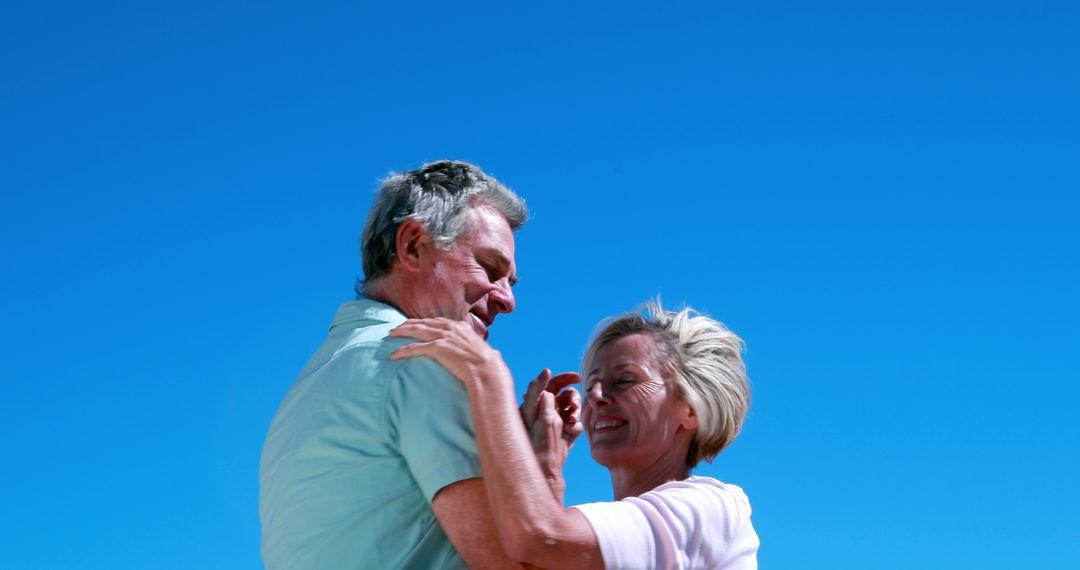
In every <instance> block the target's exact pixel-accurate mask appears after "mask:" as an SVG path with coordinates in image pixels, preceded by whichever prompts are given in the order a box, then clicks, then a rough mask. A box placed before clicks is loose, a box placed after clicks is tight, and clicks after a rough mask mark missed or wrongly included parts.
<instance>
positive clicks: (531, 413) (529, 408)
mask: <svg viewBox="0 0 1080 570" xmlns="http://www.w3.org/2000/svg"><path fill="white" fill-rule="evenodd" d="M550 378H551V370H550V369H548V368H545V369H543V370H541V371H540V374H537V376H536V378H534V379H533V381H532V382H529V387H528V388H527V389H526V390H525V397H524V399H523V401H522V402H521V418H522V419H523V420H525V425H527V426H531V425H533V423H534V422H536V415H537V413H538V412H539V406H540V393H541V392H543V390H544V388H545V387H547V384H548V380H549V379H550Z"/></svg>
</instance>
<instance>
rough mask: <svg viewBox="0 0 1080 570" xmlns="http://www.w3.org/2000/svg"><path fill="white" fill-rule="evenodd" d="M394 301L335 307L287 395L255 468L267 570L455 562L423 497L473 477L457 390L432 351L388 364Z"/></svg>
mask: <svg viewBox="0 0 1080 570" xmlns="http://www.w3.org/2000/svg"><path fill="white" fill-rule="evenodd" d="M404 320H405V316H404V315H402V314H401V313H400V312H399V311H398V310H397V309H394V308H393V307H390V306H389V305H385V304H383V303H378V302H375V301H371V300H369V299H360V300H357V301H350V302H348V303H345V304H344V305H342V306H341V308H340V309H338V313H337V316H336V317H335V318H334V322H333V324H332V325H331V327H330V334H329V337H328V338H327V339H326V342H325V343H323V345H322V346H321V347H320V348H319V350H318V351H317V352H316V353H315V356H313V357H312V358H311V361H310V362H308V364H307V366H306V367H305V368H304V370H303V371H302V372H301V373H300V377H299V378H298V379H297V380H296V383H295V384H293V386H292V388H291V389H290V390H289V393H288V395H286V396H285V401H284V402H282V404H281V407H280V408H279V409H278V411H277V414H276V415H275V416H274V420H273V423H271V425H270V432H269V433H268V434H267V436H266V444H265V445H264V446H263V453H262V460H261V462H260V466H259V518H260V520H261V522H262V557H263V561H264V562H265V563H266V567H267V569H268V570H278V569H303V570H319V569H323V568H325V569H334V570H340V569H349V568H379V569H382V568H464V567H465V564H464V562H463V561H462V560H461V557H460V556H459V555H458V554H457V552H456V551H455V550H454V548H453V546H452V545H451V544H450V540H449V539H447V537H446V535H445V534H444V533H443V531H442V528H440V527H439V524H438V521H436V519H435V515H434V513H432V511H431V500H432V498H433V497H434V496H435V493H437V492H438V491H439V490H440V489H442V488H443V487H445V486H447V485H449V484H451V483H454V482H456V481H460V480H463V479H469V478H472V477H479V476H480V460H479V457H478V455H477V451H476V439H475V435H474V432H473V426H472V419H471V416H470V415H469V400H468V396H467V394H466V393H465V389H464V388H463V387H462V385H461V383H460V382H458V381H457V379H455V378H454V377H453V376H451V374H450V373H449V372H448V371H447V370H446V369H445V368H443V367H442V366H441V365H439V364H438V363H436V362H435V361H433V360H431V359H429V358H426V357H425V358H410V359H406V360H400V361H396V362H395V361H391V360H390V359H389V355H390V353H391V352H393V351H394V349H396V348H397V347H399V346H401V345H402V344H405V343H408V342H412V341H411V340H406V339H388V338H386V334H387V333H388V332H389V331H390V329H392V328H394V327H396V326H397V325H399V324H401V323H402V322H404Z"/></svg>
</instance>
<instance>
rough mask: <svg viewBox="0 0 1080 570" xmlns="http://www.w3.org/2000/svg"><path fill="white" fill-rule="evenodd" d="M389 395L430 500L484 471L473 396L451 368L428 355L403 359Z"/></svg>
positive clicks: (403, 446) (409, 460)
mask: <svg viewBox="0 0 1080 570" xmlns="http://www.w3.org/2000/svg"><path fill="white" fill-rule="evenodd" d="M388 399H389V402H388V405H389V407H390V412H391V415H392V417H394V418H395V419H396V421H395V422H394V423H395V424H396V431H397V441H398V450H399V451H400V453H401V455H402V457H403V458H404V460H405V462H406V464H407V465H408V469H409V472H410V473H411V474H412V477H413V479H414V480H415V481H416V483H417V485H418V486H419V487H420V490H421V491H422V492H423V494H424V498H425V499H426V500H427V502H428V503H430V502H431V501H432V499H434V498H435V494H436V493H438V492H439V490H440V489H442V488H443V487H446V486H447V485H450V484H451V483H456V482H458V481H462V480H464V479H471V478H473V477H479V476H480V475H481V471H480V456H479V453H478V452H477V449H476V432H475V430H474V429H473V424H472V416H471V415H470V411H469V396H468V394H467V393H466V392H465V387H464V386H462V385H461V382H459V381H458V380H457V379H456V378H454V377H453V376H452V375H451V374H450V372H449V371H448V370H446V368H444V367H443V366H442V365H440V364H438V363H437V362H435V361H434V360H431V359H430V358H427V357H418V358H410V359H407V360H404V361H402V366H401V368H400V369H399V370H398V373H397V377H396V378H395V379H394V382H393V384H392V385H391V386H390V390H389V394H388Z"/></svg>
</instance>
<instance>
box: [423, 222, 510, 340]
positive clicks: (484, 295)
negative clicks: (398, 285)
mask: <svg viewBox="0 0 1080 570" xmlns="http://www.w3.org/2000/svg"><path fill="white" fill-rule="evenodd" d="M469 216H470V221H469V225H468V229H466V230H465V232H464V233H462V234H461V235H460V236H459V237H458V239H457V241H455V242H454V243H453V245H451V246H450V247H449V248H448V249H439V248H437V247H434V246H432V248H431V249H430V252H431V255H428V256H425V257H424V259H423V260H422V262H421V263H422V266H421V275H420V279H422V280H423V281H424V282H425V292H424V294H423V297H422V298H421V299H419V301H418V303H417V304H416V312H417V313H418V314H416V315H409V316H411V317H420V318H429V317H447V318H451V319H456V320H462V321H469V322H470V323H471V324H472V326H473V328H474V329H475V330H476V332H477V334H479V335H480V336H481V337H483V338H485V339H486V338H487V337H488V327H490V326H491V324H492V323H493V322H494V321H495V316H496V315H498V314H499V313H509V312H511V311H513V310H514V293H513V292H512V291H511V290H510V287H511V286H512V285H513V284H514V283H516V282H517V266H516V265H515V264H514V232H513V231H511V230H510V225H509V224H508V223H507V222H506V218H505V217H503V215H502V214H500V213H498V211H496V210H493V209H491V208H486V207H479V208H473V209H471V210H470V211H469Z"/></svg>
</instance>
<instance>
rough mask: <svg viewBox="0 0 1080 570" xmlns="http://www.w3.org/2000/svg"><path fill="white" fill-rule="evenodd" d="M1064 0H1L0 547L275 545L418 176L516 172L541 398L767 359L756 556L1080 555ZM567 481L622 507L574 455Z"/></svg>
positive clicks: (1079, 202)
mask: <svg viewBox="0 0 1080 570" xmlns="http://www.w3.org/2000/svg"><path fill="white" fill-rule="evenodd" d="M1078 16H1080V10H1078V8H1077V4H1075V3H1072V2H1040V1H1027V2H1014V3H1003V2H945V3H942V2H918V1H916V2H912V1H905V2H870V3H867V2H836V1H824V2H813V3H809V2H807V3H802V4H793V3H792V4H788V3H778V2H755V3H733V2H714V3H698V4H695V3H682V2H679V3H667V4H659V3H625V2H623V3H612V4H607V5H601V4H593V3H562V2H554V3H550V2H549V3H542V4H538V3H531V4H528V5H515V4H513V3H491V4H488V5H479V4H469V5H466V6H456V7H453V8H451V7H448V6H428V5H419V4H413V3H408V4H406V3H402V4H398V5H394V6H392V5H389V4H388V3H384V4H380V5H379V6H377V7H376V6H371V5H364V3H344V2H343V3H318V4H305V5H303V6H301V5H300V4H289V3H283V2H266V3H261V4H258V5H254V4H251V5H247V4H243V3H233V2H213V3H210V2H154V3H142V2H111V3H96V4H86V3H80V4H76V3H63V2H48V1H43V2H32V3H31V2H23V1H17V2H8V3H5V5H4V7H3V8H2V9H0V50H2V51H0V53H3V54H4V55H3V57H2V58H0V65H2V68H0V80H2V89H0V113H2V127H0V185H2V192H3V193H2V197H3V201H2V204H3V207H2V208H0V240H2V242H3V243H4V244H5V245H4V247H3V248H0V250H2V251H0V262H2V267H3V271H4V278H3V279H2V280H0V288H2V289H0V314H2V315H3V327H0V362H2V365H0V369H2V370H3V397H2V398H0V431H2V433H3V434H4V435H3V438H2V442H3V444H2V451H3V455H4V460H3V469H0V504H3V512H4V516H3V517H0V567H3V568H19V569H35V568H91V569H92V568H110V569H112V568H116V569H126V568H131V569H142V568H176V569H190V568H251V569H254V568H260V567H261V563H260V561H259V557H258V539H259V526H258V517H257V493H258V489H257V465H258V458H259V453H260V448H261V445H262V440H263V436H264V435H265V432H266V429H267V427H268V425H269V422H270V419H271V417H272V416H273V414H274V411H275V409H276V407H277V404H278V403H279V402H280V400H281V398H282V397H283V396H284V394H285V392H286V390H287V389H288V387H289V385H290V384H291V382H292V380H293V379H294V378H295V375H296V374H297V372H298V371H299V370H300V368H301V367H302V366H303V364H304V363H305V361H306V360H307V358H308V357H309V356H310V354H311V353H312V352H313V350H314V349H315V348H316V347H317V346H318V344H319V343H320V342H321V341H322V339H323V337H324V334H325V330H326V328H327V326H328V325H329V323H330V319H331V318H332V316H333V313H334V311H335V309H336V307H337V306H338V304H340V303H341V302H343V301H346V300H348V299H349V298H351V291H352V286H353V280H354V278H355V277H356V276H358V275H359V272H360V264H359V259H358V252H357V249H358V248H357V237H358V235H359V232H360V228H361V225H362V223H363V219H364V216H365V213H366V211H367V209H368V206H369V205H370V200H371V196H372V191H373V190H374V188H375V187H376V185H377V183H378V180H379V179H381V178H382V177H383V176H385V175H386V174H387V173H389V172H390V171H392V170H403V169H408V168H413V167H416V166H418V165H420V164H421V163H423V162H426V161H429V160H435V159H441V158H457V159H463V160H469V161H473V162H476V163H477V164H479V165H480V166H482V167H483V168H484V169H486V170H488V171H489V172H491V173H492V174H494V175H495V176H497V177H499V178H500V179H501V180H503V181H504V182H506V183H507V184H508V185H509V186H511V187H513V188H514V189H515V190H516V191H518V192H519V193H520V194H521V195H522V196H524V197H525V198H526V199H527V200H528V202H529V204H530V206H531V209H532V212H533V218H532V220H531V222H530V223H529V224H528V225H526V226H525V228H524V229H523V230H522V231H521V232H520V233H519V235H518V263H519V268H520V269H519V271H520V276H521V283H520V285H519V286H518V287H517V288H516V293H517V297H518V307H519V309H518V311H517V312H516V313H515V314H514V315H511V316H504V317H502V318H501V319H500V320H499V322H498V323H497V325H496V326H495V328H494V329H493V331H492V333H493V334H492V342H493V344H495V345H496V346H497V347H498V348H499V349H500V350H502V352H503V353H504V355H505V357H506V359H507V361H508V362H509V364H510V366H511V368H512V369H513V371H514V373H515V375H516V376H517V378H518V380H519V384H521V385H522V386H523V385H524V383H525V382H526V381H527V380H528V379H529V378H531V377H532V376H533V375H534V374H535V373H536V372H537V371H538V370H539V369H540V368H542V367H544V366H550V367H552V368H555V369H557V370H566V369H575V368H576V366H577V362H578V359H579V358H580V356H581V353H582V351H583V349H584V347H585V344H586V341H587V339H588V337H589V334H590V332H591V331H592V329H593V327H594V325H595V324H596V323H597V321H599V320H600V319H601V318H602V317H605V316H608V315H612V314H615V313H619V312H622V311H626V310H628V309H631V308H633V307H634V306H635V305H637V304H638V303H640V302H641V301H643V300H645V299H647V298H649V297H652V296H655V295H658V294H659V295H662V297H663V299H664V301H665V302H666V303H668V304H672V305H676V304H681V303H689V304H691V305H693V306H695V307H697V308H699V309H702V310H704V311H706V312H707V313H709V314H711V315H713V316H715V317H716V318H718V319H721V320H723V321H724V322H726V323H727V324H728V325H730V326H731V328H732V329H734V330H735V331H736V332H738V333H739V334H741V335H742V336H743V337H744V338H745V339H746V341H747V343H748V346H749V350H748V353H747V358H748V361H749V366H750V373H751V378H752V381H753V386H754V405H753V409H752V411H751V415H750V417H749V420H748V422H747V424H746V428H745V430H744V432H743V435H742V436H741V437H740V438H739V439H738V440H737V441H736V442H735V444H734V445H733V446H732V447H731V448H730V449H729V450H727V451H725V452H724V453H723V454H722V455H721V456H720V457H719V458H718V460H717V461H716V462H715V463H714V464H713V465H709V466H705V467H703V468H702V469H700V470H699V471H698V472H699V473H700V474H706V475H712V476H716V477H718V478H720V479H722V480H725V481H729V482H734V483H737V484H740V485H742V486H743V487H744V488H745V489H746V490H747V492H748V494H749V496H750V498H751V501H752V503H753V506H754V523H755V526H756V527H757V530H758V532H759V534H760V536H761V538H762V549H761V553H760V561H761V564H762V567H763V568H828V569H846V568H851V569H864V568H878V569H887V568H896V569H900V568H961V567H963V568H986V569H993V568H1002V569H1004V568H1077V567H1080V550H1078V549H1077V548H1076V546H1077V544H1078V543H1080V523H1078V522H1077V520H1076V515H1077V513H1078V512H1080V493H1078V491H1077V481H1080V454H1078V452H1077V442H1078V441H1080V429H1078V428H1077V422H1076V419H1075V414H1076V410H1077V405H1076V401H1077V399H1078V397H1080V388H1078V387H1077V386H1078V382H1077V380H1078V379H1080V374H1078V372H1080V367H1078V365H1077V355H1078V352H1080V351H1078V348H1080V335H1078V333H1077V323H1078V320H1080V319H1078V317H1080V303H1078V301H1077V293H1078V291H1080V276H1078V259H1077V249H1078V247H1080V231H1078V230H1077V227H1076V224H1077V215H1078V214H1080V197H1078V196H1080V192H1078V189H1080V160H1078V158H1080V112H1078V109H1077V101H1078V100H1080V80H1078V77H1080V75H1078V74H1077V68H1076V62H1077V61H1078V56H1080V40H1078V36H1077V29H1078V24H1080V18H1078ZM567 477H568V480H569V492H568V500H569V501H571V502H584V501H592V500H604V499H608V498H610V485H609V481H608V479H607V475H606V472H605V471H604V470H602V469H600V468H598V467H596V466H594V465H593V464H592V463H591V460H590V459H589V457H588V449H587V446H586V445H585V443H584V442H582V443H581V445H579V446H578V447H577V448H576V449H575V451H574V453H573V455H572V458H571V461H570V462H569V464H568V466H567Z"/></svg>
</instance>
